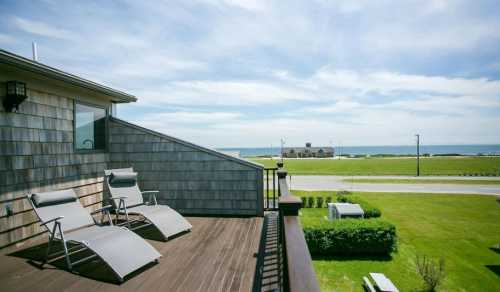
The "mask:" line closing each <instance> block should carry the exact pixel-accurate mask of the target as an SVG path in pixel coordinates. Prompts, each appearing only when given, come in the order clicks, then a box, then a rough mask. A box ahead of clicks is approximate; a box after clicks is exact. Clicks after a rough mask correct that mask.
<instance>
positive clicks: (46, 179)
mask: <svg viewBox="0 0 500 292" xmlns="http://www.w3.org/2000/svg"><path fill="white" fill-rule="evenodd" d="M73 102H74V101H73V99H72V98H71V97H63V96H58V95H54V94H49V93H46V92H42V91H37V90H33V89H32V90H28V99H27V100H26V101H25V102H23V103H22V104H21V105H20V107H19V110H18V112H15V113H7V112H5V111H4V109H3V108H2V106H1V102H0V249H1V250H3V251H8V250H10V249H13V248H16V247H17V246H19V245H22V244H24V243H26V242H29V241H30V240H38V239H39V236H42V235H43V236H45V235H46V233H45V230H44V228H41V227H40V226H39V224H38V220H37V218H36V216H35V214H34V212H33V211H32V210H31V206H30V204H29V202H28V201H27V200H26V195H27V194H30V193H35V192H43V191H50V190H59V189H67V188H74V189H75V191H76V193H77V195H78V196H79V198H80V201H81V202H82V204H83V205H84V206H85V207H87V208H88V209H89V211H91V210H94V209H97V208H99V207H100V206H101V205H102V203H103V193H104V192H105V191H104V190H103V189H104V188H103V180H104V177H103V176H104V169H107V168H122V167H130V166H132V167H134V168H135V170H136V171H137V172H139V184H140V186H141V188H142V189H143V190H160V194H159V196H158V202H159V203H160V204H168V205H169V206H171V207H172V208H175V209H177V210H178V211H179V212H181V213H182V214H199V215H238V216H256V215H257V216H261V215H263V209H262V206H263V204H262V192H263V186H262V177H263V175H262V167H260V166H258V165H254V164H252V163H250V162H246V161H242V160H239V159H236V158H233V157H229V156H225V155H223V154H221V153H218V152H215V151H212V150H209V149H205V148H202V147H199V146H196V145H193V144H190V143H187V142H184V141H181V140H178V139H175V138H172V137H169V136H166V135H162V134H159V133H156V132H152V131H150V130H147V129H143V128H140V127H137V126H134V125H131V124H129V123H126V122H123V121H120V120H117V119H111V121H110V123H109V126H110V128H109V137H108V138H109V140H108V144H109V147H108V148H109V149H108V150H109V151H108V152H106V153H103V152H101V153H88V154H82V153H77V152H75V151H74V146H73ZM106 203H108V202H106ZM7 208H9V209H10V210H12V214H11V215H8V214H7Z"/></svg>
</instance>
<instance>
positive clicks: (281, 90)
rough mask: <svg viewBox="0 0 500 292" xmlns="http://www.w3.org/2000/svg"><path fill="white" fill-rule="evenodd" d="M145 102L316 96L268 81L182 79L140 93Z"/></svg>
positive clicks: (258, 101)
mask: <svg viewBox="0 0 500 292" xmlns="http://www.w3.org/2000/svg"><path fill="white" fill-rule="evenodd" d="M138 95H139V96H141V97H142V98H143V99H144V102H145V103H148V104H151V103H157V102H160V103H166V104H169V103H170V104H183V105H211V106H213V105H219V106H228V105H232V106H266V105H276V104H279V103H282V102H287V101H294V100H295V101H308V100H314V99H316V96H315V95H314V94H313V93H311V92H308V91H306V90H303V89H300V88H294V87H293V86H281V85H279V84H276V83H272V82H266V81H252V80H238V81H211V80H201V81H196V80H192V81H178V82H171V83H170V84H167V85H166V86H164V87H162V88H155V89H154V91H143V92H139V93H138Z"/></svg>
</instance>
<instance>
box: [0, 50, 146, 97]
mask: <svg viewBox="0 0 500 292" xmlns="http://www.w3.org/2000/svg"><path fill="white" fill-rule="evenodd" d="M0 63H4V64H8V65H11V66H14V67H17V68H20V69H23V70H26V71H30V72H33V73H39V74H42V75H44V76H47V77H50V78H53V79H56V80H59V81H63V82H67V83H70V84H73V85H76V86H79V87H83V88H86V89H90V90H93V91H96V92H99V93H101V94H104V95H107V96H110V97H114V98H115V99H116V101H117V102H135V101H137V98H136V97H135V96H134V95H131V94H128V93H125V92H123V91H119V90H116V89H113V88H111V87H108V86H105V85H101V84H99V83H96V82H93V81H90V80H87V79H84V78H81V77H78V76H76V75H73V74H70V73H67V72H64V71H61V70H59V69H56V68H53V67H50V66H47V65H44V64H42V63H39V62H36V61H33V60H30V59H28V58H25V57H22V56H19V55H16V54H14V53H11V52H8V51H5V50H2V49H0Z"/></svg>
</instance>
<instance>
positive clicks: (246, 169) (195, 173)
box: [108, 119, 263, 216]
mask: <svg viewBox="0 0 500 292" xmlns="http://www.w3.org/2000/svg"><path fill="white" fill-rule="evenodd" d="M109 142H110V143H109V151H110V162H109V163H108V165H109V166H110V168H123V167H130V166H131V167H133V168H134V170H136V171H137V172H138V173H139V177H138V180H139V185H140V187H141V188H142V189H143V190H159V191H160V194H159V196H158V201H159V202H160V203H164V204H168V205H169V206H171V207H172V208H175V209H177V210H178V211H179V212H181V213H183V214H201V215H216V214H219V215H258V216H260V215H262V214H263V210H262V168H261V167H259V166H257V165H253V164H252V163H247V162H245V161H241V160H238V159H234V158H231V157H228V156H225V155H223V154H220V153H217V152H214V151H212V150H208V149H204V148H202V147H199V146H195V145H192V144H190V143H187V142H184V141H181V140H178V139H175V138H172V137H169V136H166V135H162V134H160V133H156V132H153V131H150V130H147V129H143V128H140V127H137V126H134V125H131V124H129V123H126V122H124V121H120V120H117V119H113V120H112V121H111V122H110V139H109Z"/></svg>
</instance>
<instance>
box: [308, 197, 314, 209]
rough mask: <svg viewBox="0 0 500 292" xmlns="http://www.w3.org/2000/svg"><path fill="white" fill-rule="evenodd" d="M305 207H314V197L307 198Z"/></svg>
mask: <svg viewBox="0 0 500 292" xmlns="http://www.w3.org/2000/svg"><path fill="white" fill-rule="evenodd" d="M307 208H314V197H308V198H307Z"/></svg>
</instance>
